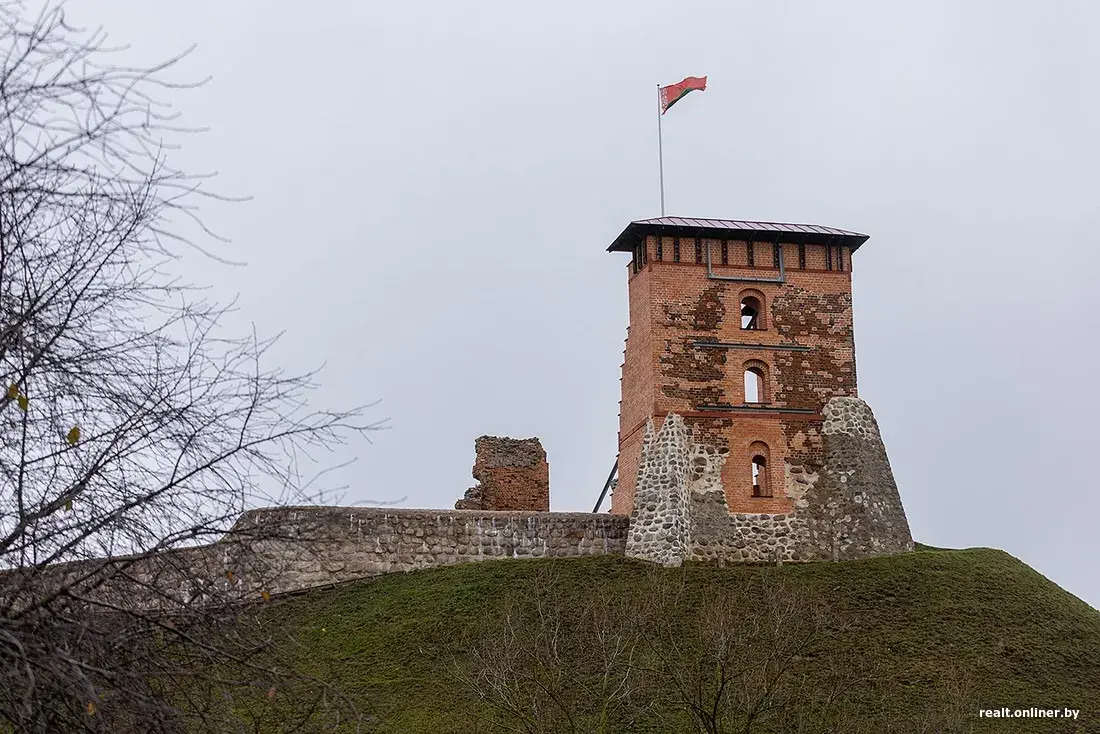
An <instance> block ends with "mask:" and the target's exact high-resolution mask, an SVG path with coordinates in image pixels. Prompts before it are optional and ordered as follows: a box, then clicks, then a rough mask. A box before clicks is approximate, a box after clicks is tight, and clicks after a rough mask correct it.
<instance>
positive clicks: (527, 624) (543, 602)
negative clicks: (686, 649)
mask: <svg viewBox="0 0 1100 734" xmlns="http://www.w3.org/2000/svg"><path fill="white" fill-rule="evenodd" d="M647 616H648V609H647V605H646V603H644V602H643V603H640V604H639V600H638V599H637V598H634V597H621V596H616V595H614V594H613V593H612V592H610V591H609V590H608V589H607V588H604V587H596V588H593V589H590V590H588V596H587V597H586V598H585V599H584V601H583V602H581V603H580V604H574V603H573V602H572V596H571V594H570V589H569V587H568V584H567V583H565V582H564V581H563V580H562V579H560V578H559V576H558V575H557V574H556V573H555V572H554V570H552V569H551V570H546V571H544V572H542V573H541V574H539V576H537V577H536V580H535V582H534V584H533V586H532V587H531V588H530V589H529V590H525V591H524V592H523V593H517V594H515V595H513V596H512V597H510V598H509V599H507V600H506V601H505V604H504V611H503V613H502V614H501V615H500V616H499V617H497V616H494V617H491V618H489V619H487V620H485V621H484V623H483V624H482V625H481V626H478V627H475V628H474V629H472V630H471V631H470V633H469V634H468V635H467V637H466V639H465V640H464V641H463V645H462V647H463V648H464V650H465V655H464V656H463V657H462V658H460V659H458V660H455V661H453V664H452V671H453V673H454V675H455V679H456V680H457V682H458V683H459V684H460V685H461V686H463V688H465V690H466V691H467V692H468V693H470V694H472V696H473V697H474V698H475V699H476V700H477V701H478V702H480V703H481V704H483V705H485V706H487V707H488V708H489V709H490V710H491V711H493V712H494V713H495V714H496V716H495V717H494V718H493V719H492V721H490V722H489V725H490V727H492V729H491V730H495V731H512V732H522V733H523V734H546V733H549V732H555V733H556V732H577V733H578V734H580V733H582V732H583V733H584V734H589V733H590V732H596V733H597V734H604V733H607V732H614V731H621V730H622V727H623V726H624V725H625V724H626V723H627V722H629V721H631V720H632V719H635V718H637V717H638V716H640V715H641V714H643V713H644V712H645V711H646V710H648V704H649V702H648V701H647V700H645V698H644V696H643V695H642V690H641V684H642V680H641V673H642V668H641V667H640V666H639V665H638V656H639V654H640V653H641V651H642V649H643V647H644V634H645V630H644V624H645V620H646V618H647ZM471 713H473V712H471Z"/></svg>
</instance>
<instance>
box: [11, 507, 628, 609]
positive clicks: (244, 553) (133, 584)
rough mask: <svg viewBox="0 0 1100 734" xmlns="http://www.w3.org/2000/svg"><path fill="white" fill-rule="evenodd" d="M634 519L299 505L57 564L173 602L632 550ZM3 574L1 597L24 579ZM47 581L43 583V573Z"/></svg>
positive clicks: (140, 600) (138, 597) (131, 596)
mask: <svg viewBox="0 0 1100 734" xmlns="http://www.w3.org/2000/svg"><path fill="white" fill-rule="evenodd" d="M628 523H629V521H628V519H627V518H625V517H620V516H615V515H607V514H601V515H597V514H589V513H551V512H546V513H518V512H470V511H446V510H443V511H441V510H407V509H380V508H360V507H292V508H278V509H263V510H252V511H249V512H246V513H245V514H244V515H242V517H241V519H240V520H239V521H238V522H237V524H236V525H235V526H234V528H233V530H232V531H231V532H230V534H229V535H228V536H227V539H226V540H222V541H219V542H217V543H212V544H210V545H204V546H198V547H193V548H184V549H179V550H174V551H169V552H165V553H160V554H157V555H155V556H152V557H148V558H140V559H136V560H129V559H115V560H114V561H85V562H79V563H75V564H69V565H66V566H58V567H56V568H55V569H53V573H54V574H55V576H54V577H53V581H52V583H63V582H65V581H67V580H69V579H73V578H77V577H83V576H85V575H87V574H88V573H89V571H90V570H92V569H95V568H97V567H102V568H103V570H104V573H103V574H102V575H104V576H110V577H111V581H110V582H109V583H107V584H104V585H102V586H100V587H98V588H97V590H96V592H95V593H96V594H97V595H98V597H99V598H105V599H110V600H112V601H114V602H116V603H119V604H126V605H135V606H142V607H159V608H168V607H171V606H173V605H175V604H187V603H194V602H203V601H211V600H220V599H225V598H233V599H259V598H260V597H261V595H262V594H263V593H265V592H266V593H268V594H278V593H283V592H288V591H297V590H301V589H308V588H312V587H316V586H324V585H327V584H333V583H339V582H344V581H353V580H356V579H366V578H371V577H373V576H378V575H380V574H385V573H393V572H399V571H413V570H416V569H422V568H433V567H437V566H447V565H451V564H455V563H469V562H475V561H483V560H491V559H498V558H561V557H569V556H589V555H606V554H622V553H623V552H624V550H625V547H626V533H627V526H628ZM6 578H7V583H5V575H4V574H0V597H2V596H3V594H4V592H5V587H7V588H11V587H12V586H13V585H14V584H16V583H17V582H18V578H17V577H16V576H14V575H12V574H11V572H9V573H8V574H7V576H6ZM38 583H42V580H39V582H38Z"/></svg>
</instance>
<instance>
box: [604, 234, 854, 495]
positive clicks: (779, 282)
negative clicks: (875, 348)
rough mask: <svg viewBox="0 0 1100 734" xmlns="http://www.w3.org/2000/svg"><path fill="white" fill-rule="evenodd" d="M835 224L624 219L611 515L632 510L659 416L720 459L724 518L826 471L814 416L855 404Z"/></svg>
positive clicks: (846, 272) (847, 277) (842, 258)
mask: <svg viewBox="0 0 1100 734" xmlns="http://www.w3.org/2000/svg"><path fill="white" fill-rule="evenodd" d="M866 240H867V235H862V234H858V233H855V232H847V231H844V230H841V229H834V228H832V227H820V226H814V225H802V224H775V223H771V222H742V221H728V220H715V219H687V218H681V217H660V218H656V219H644V220H640V221H636V222H631V223H630V224H629V225H628V226H627V227H626V229H625V230H623V232H622V234H620V235H619V236H618V238H616V239H615V241H614V242H613V243H612V244H611V246H610V247H609V248H608V251H609V252H629V253H631V254H632V258H631V261H630V263H629V264H628V266H627V267H628V269H627V273H628V282H629V301H630V326H629V329H628V331H627V340H626V350H625V359H624V363H623V368H622V400H621V401H620V410H619V459H618V461H619V464H618V467H619V471H618V474H619V481H618V485H617V487H616V489H615V493H614V495H613V498H612V512H614V513H617V514H623V515H629V514H630V513H631V510H632V509H633V505H634V485H635V479H636V474H637V471H638V463H639V460H640V457H641V452H642V439H643V435H644V431H645V426H646V422H647V421H648V420H649V419H651V418H652V419H653V421H654V423H655V425H656V426H658V427H659V426H660V423H661V421H662V420H663V419H664V417H665V416H667V415H668V413H669V412H675V413H677V414H679V415H681V416H682V417H683V418H684V421H685V423H686V424H687V425H688V427H689V428H691V429H692V431H693V433H694V436H695V439H696V440H698V441H700V442H702V443H706V444H709V445H711V446H715V447H718V448H719V449H720V450H725V451H728V452H729V453H728V457H727V459H726V462H725V464H724V465H723V467H722V476H721V479H722V487H723V488H724V491H725V495H726V502H727V504H728V506H729V510H730V512H733V513H772V514H775V513H786V512H790V511H792V510H793V504H792V500H791V499H790V493H789V492H787V491H785V488H786V487H787V485H788V483H789V482H792V481H794V480H795V479H796V478H797V475H803V476H805V474H812V473H814V472H817V471H819V470H820V469H821V467H822V466H823V463H824V455H823V441H822V425H823V418H822V410H823V408H824V406H825V403H826V401H827V400H828V399H829V398H832V397H838V396H848V397H856V365H855V340H854V335H853V330H852V277H851V272H852V268H851V264H852V253H854V252H855V251H856V249H858V248H859V246H860V245H862V244H863V243H864V242H865V241H866Z"/></svg>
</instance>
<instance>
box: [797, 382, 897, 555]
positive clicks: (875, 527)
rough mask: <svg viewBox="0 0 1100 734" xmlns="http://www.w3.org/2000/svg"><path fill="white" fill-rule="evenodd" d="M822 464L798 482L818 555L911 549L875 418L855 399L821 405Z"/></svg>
mask: <svg viewBox="0 0 1100 734" xmlns="http://www.w3.org/2000/svg"><path fill="white" fill-rule="evenodd" d="M824 413H825V422H824V428H823V434H824V446H825V467H824V471H823V472H822V473H821V474H820V476H815V477H813V478H812V479H809V481H807V482H806V483H805V485H803V486H804V487H805V492H804V493H803V497H802V498H801V499H802V502H803V503H804V504H805V509H803V510H800V516H802V517H804V518H805V519H806V521H807V526H808V528H809V531H810V533H811V539H810V544H811V546H812V547H814V548H816V549H818V551H819V557H821V558H830V559H833V560H848V559H852V558H866V557H869V556H879V555H890V554H894V553H903V552H905V551H910V550H913V537H912V535H911V533H910V530H909V521H908V520H907V519H906V517H905V509H904V508H903V507H902V504H901V496H900V495H899V493H898V488H897V484H896V483H895V481H894V474H893V471H892V470H891V469H890V460H889V458H887V455H886V446H885V444H884V443H883V441H882V436H881V434H880V433H879V428H878V422H877V421H876V420H875V416H874V414H873V413H872V412H871V408H870V406H868V405H867V403H865V402H863V401H862V400H859V399H858V398H833V399H832V400H830V401H829V402H828V403H827V404H826V405H825V411H824Z"/></svg>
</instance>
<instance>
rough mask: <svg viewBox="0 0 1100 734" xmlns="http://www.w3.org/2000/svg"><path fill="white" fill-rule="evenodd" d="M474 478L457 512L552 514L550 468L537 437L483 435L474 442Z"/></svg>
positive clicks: (456, 506)
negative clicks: (550, 512)
mask: <svg viewBox="0 0 1100 734" xmlns="http://www.w3.org/2000/svg"><path fill="white" fill-rule="evenodd" d="M474 451H475V454H476V458H475V459H474V470H473V475H474V479H476V480H478V485H477V486H476V487H472V488H470V489H468V490H466V496H465V497H464V498H463V499H461V500H459V501H458V502H456V503H455V509H456V510H489V511H522V512H549V510H550V465H549V464H547V463H546V451H545V450H543V448H542V444H541V443H540V442H539V440H538V439H537V438H524V439H516V438H501V437H497V436H481V437H480V438H478V439H477V441H475V442H474Z"/></svg>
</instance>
